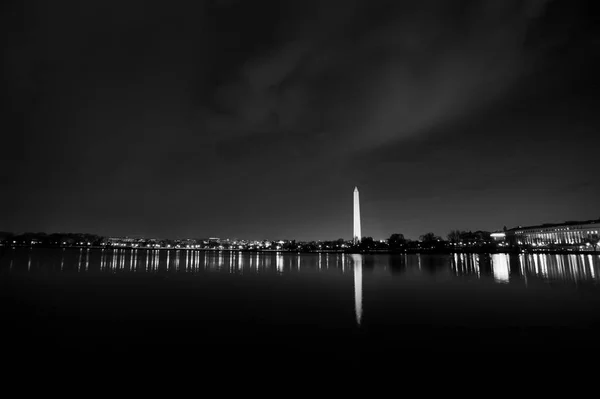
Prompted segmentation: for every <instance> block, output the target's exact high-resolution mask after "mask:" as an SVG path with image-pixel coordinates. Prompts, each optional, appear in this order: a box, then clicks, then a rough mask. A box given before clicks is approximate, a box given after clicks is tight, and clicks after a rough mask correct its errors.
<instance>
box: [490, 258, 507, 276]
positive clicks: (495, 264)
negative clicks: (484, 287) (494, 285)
mask: <svg viewBox="0 0 600 399" xmlns="http://www.w3.org/2000/svg"><path fill="white" fill-rule="evenodd" d="M492 270H493V273H494V280H496V281H498V282H502V283H507V282H508V278H509V277H508V276H509V267H508V255H506V254H494V255H492Z"/></svg>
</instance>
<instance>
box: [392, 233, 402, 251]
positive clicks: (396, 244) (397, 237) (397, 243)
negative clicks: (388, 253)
mask: <svg viewBox="0 0 600 399" xmlns="http://www.w3.org/2000/svg"><path fill="white" fill-rule="evenodd" d="M405 244H406V239H405V238H404V234H399V233H394V234H392V235H391V236H390V238H388V245H389V247H390V249H398V248H402V247H403V246H404V245H405Z"/></svg>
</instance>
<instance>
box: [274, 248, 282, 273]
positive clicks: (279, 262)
mask: <svg viewBox="0 0 600 399" xmlns="http://www.w3.org/2000/svg"><path fill="white" fill-rule="evenodd" d="M275 262H276V265H277V271H278V272H279V273H283V255H282V254H281V252H277V255H276V257H275Z"/></svg>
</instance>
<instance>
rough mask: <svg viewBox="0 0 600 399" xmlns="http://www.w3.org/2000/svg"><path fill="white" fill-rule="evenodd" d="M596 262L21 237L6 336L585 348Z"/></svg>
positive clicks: (345, 354) (147, 345)
mask: <svg viewBox="0 0 600 399" xmlns="http://www.w3.org/2000/svg"><path fill="white" fill-rule="evenodd" d="M599 267H600V256H599V255H597V254H595V255H594V254H573V255H555V254H516V255H508V254H491V255H490V254H449V255H424V254H422V255H419V254H377V255H360V254H339V253H331V254H328V253H321V254H297V253H286V252H273V253H248V252H235V251H232V252H227V251H220V252H219V251H196V250H188V251H186V250H169V251H165V250H162V251H159V250H136V249H114V250H113V249H105V250H101V249H44V248H36V249H31V248H15V249H7V250H6V251H5V253H4V254H3V256H2V258H0V288H1V315H2V324H3V326H4V340H5V343H10V349H11V350H14V351H16V352H15V353H17V352H18V353H22V352H27V353H29V355H30V356H35V355H37V354H39V353H46V352H48V351H49V352H52V353H54V352H56V351H62V352H61V353H83V354H85V353H97V354H98V353H99V354H103V353H106V351H109V352H110V351H119V353H130V352H136V353H160V354H165V353H177V354H179V355H182V354H183V353H186V354H189V353H193V354H194V356H200V355H202V356H204V358H206V357H207V356H208V357H211V358H212V359H216V358H218V359H220V360H221V361H224V360H223V359H224V357H223V355H224V354H227V356H229V358H231V356H236V355H238V354H240V353H253V354H261V355H262V356H271V357H277V356H279V354H280V353H286V354H288V355H289V354H290V353H291V354H296V355H298V356H305V357H311V356H312V357H314V356H325V357H328V358H335V357H338V358H344V359H350V360H356V359H357V358H360V356H367V357H368V356H385V354H386V353H392V352H393V353H408V352H415V351H422V352H432V351H435V352H436V353H437V352H486V353H490V352H494V351H528V352H531V351H548V350H551V351H555V352H556V351H558V352H561V351H563V352H568V351H585V350H597V349H598V348H599V347H600V344H599V341H600V340H599V339H598V336H599V335H598V332H599V331H600V284H599V283H600V276H599V272H600V270H599ZM182 351H183V352H182ZM390 351H391V352H390Z"/></svg>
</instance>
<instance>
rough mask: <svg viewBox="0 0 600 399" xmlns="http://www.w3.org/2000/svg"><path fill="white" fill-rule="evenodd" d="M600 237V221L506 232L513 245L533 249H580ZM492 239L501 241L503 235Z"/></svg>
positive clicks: (523, 228) (526, 227) (506, 236)
mask: <svg viewBox="0 0 600 399" xmlns="http://www.w3.org/2000/svg"><path fill="white" fill-rule="evenodd" d="M599 235H600V219H596V220H587V221H570V222H565V223H547V224H542V225H538V226H525V227H523V226H519V227H515V228H513V229H510V230H507V231H506V232H505V240H506V241H508V242H509V243H511V244H513V245H521V246H522V245H529V246H532V247H547V246H561V247H580V246H585V245H586V243H587V240H589V239H590V238H593V237H597V236H599ZM492 237H494V238H495V239H501V233H494V234H492Z"/></svg>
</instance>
